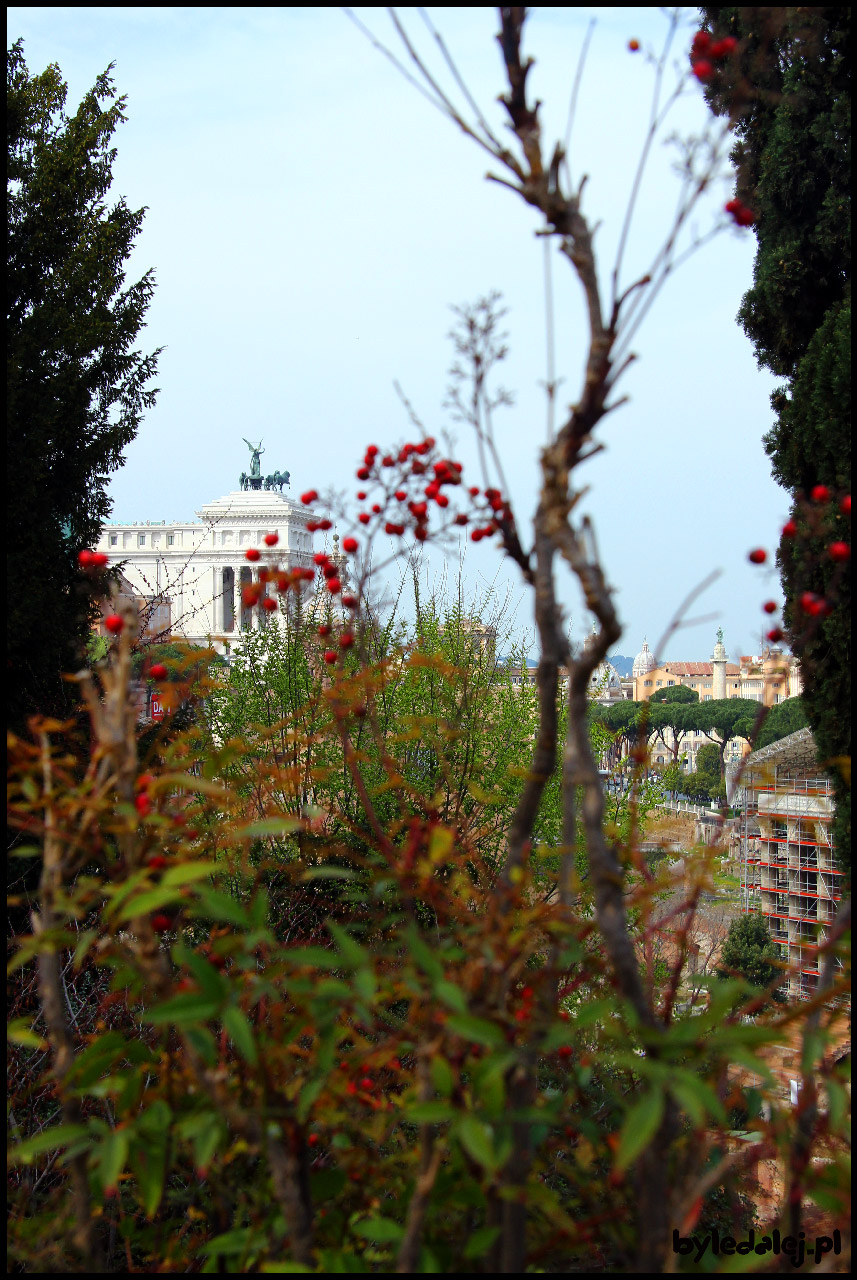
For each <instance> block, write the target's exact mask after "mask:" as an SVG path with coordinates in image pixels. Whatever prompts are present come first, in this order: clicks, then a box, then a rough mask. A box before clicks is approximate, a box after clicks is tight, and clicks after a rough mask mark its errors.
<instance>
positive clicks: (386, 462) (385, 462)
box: [381, 453, 396, 467]
mask: <svg viewBox="0 0 857 1280" xmlns="http://www.w3.org/2000/svg"><path fill="white" fill-rule="evenodd" d="M395 465H396V459H395V458H392V457H391V456H390V454H389V453H386V454H385V455H384V457H383V458H382V459H381V466H382V467H394V466H395Z"/></svg>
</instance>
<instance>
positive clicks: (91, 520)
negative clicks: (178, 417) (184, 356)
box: [6, 40, 159, 732]
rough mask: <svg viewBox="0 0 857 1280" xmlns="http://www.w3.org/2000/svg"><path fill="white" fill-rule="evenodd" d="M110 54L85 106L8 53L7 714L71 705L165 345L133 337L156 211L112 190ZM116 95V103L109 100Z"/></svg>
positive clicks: (148, 290) (55, 79)
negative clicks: (92, 560) (136, 263)
mask: <svg viewBox="0 0 857 1280" xmlns="http://www.w3.org/2000/svg"><path fill="white" fill-rule="evenodd" d="M111 70H112V64H111V67H108V69H107V71H105V72H104V74H103V75H101V76H99V77H98V79H97V81H96V83H95V86H94V87H93V88H92V89H91V90H90V92H89V93H88V94H87V95H86V97H85V98H84V100H83V102H82V103H81V104H80V106H79V107H78V109H77V111H76V113H75V114H74V115H73V116H69V115H67V114H66V112H65V100H66V94H67V86H66V84H65V83H64V82H63V79H62V75H61V72H60V69H59V67H58V66H56V65H51V66H49V67H48V68H47V70H45V71H43V72H42V73H41V75H34V76H31V75H30V74H29V72H28V70H27V66H26V63H25V60H24V52H23V43H22V41H20V40H18V41H17V42H16V43H15V44H14V45H13V46H12V48H11V49H10V50H8V51H7V56H6V105H7V116H6V119H7V145H8V157H7V160H8V168H7V219H8V236H7V296H8V310H7V314H8V324H7V397H8V403H7V409H8V424H9V425H8V431H9V437H8V438H9V479H10V484H9V486H8V512H9V530H10V533H9V536H8V539H7V573H8V578H9V583H10V592H9V606H8V609H7V629H8V648H7V653H8V664H9V671H10V677H11V678H10V679H9V680H8V681H7V687H8V689H9V696H10V708H9V722H10V724H11V726H12V728H13V729H15V730H17V731H18V732H20V731H21V730H23V729H24V728H25V727H26V721H27V717H28V716H29V715H30V714H32V713H34V712H43V713H45V714H49V715H54V716H61V717H65V716H67V715H69V714H70V713H71V712H72V711H73V710H74V707H75V703H76V697H75V693H74V688H73V686H69V685H68V684H67V683H65V682H63V680H62V674H63V672H68V671H73V670H75V669H76V668H78V667H79V666H80V665H81V663H82V661H83V656H84V649H85V644H86V640H87V637H88V634H89V629H90V626H91V622H92V617H93V604H92V600H91V595H90V591H89V586H88V584H87V582H86V581H85V580H84V577H83V574H82V573H81V571H80V569H79V567H78V564H77V553H78V551H79V550H80V549H81V548H82V547H87V546H91V545H92V544H93V543H94V542H95V541H96V539H97V538H98V536H99V533H100V531H101V528H102V527H103V524H104V521H105V519H106V518H107V516H108V515H109V512H110V506H111V504H110V500H109V498H108V496H107V492H106V486H107V483H108V480H109V477H110V473H111V472H112V471H115V470H116V469H117V468H118V467H119V466H121V465H122V461H123V456H122V455H123V450H124V448H125V447H126V446H127V445H128V443H129V442H130V441H131V440H133V438H134V436H135V435H136V433H137V429H138V426H139V424H140V420H141V417H142V414H143V411H144V409H147V408H149V407H151V405H152V404H153V403H154V399H155V395H156V392H155V390H153V389H150V388H149V387H148V386H147V384H148V383H149V382H150V380H151V378H152V377H153V376H154V375H155V372H156V368H157V358H158V355H159V352H157V351H156V352H154V353H153V354H152V355H149V356H143V355H141V354H140V353H139V352H137V351H135V350H134V349H133V348H134V343H135V340H136V338H137V334H138V333H139V331H140V329H141V327H142V326H143V322H144V317H145V314H146V311H147V309H148V306H149V302H150V300H151V297H152V293H153V290H154V276H153V273H152V271H147V272H146V274H145V275H144V276H143V277H142V279H141V280H139V281H137V283H136V284H131V285H129V286H126V285H125V264H126V261H127V259H128V256H129V254H130V252H131V249H132V246H133V243H134V240H135V238H136V236H137V235H138V233H139V230H140V227H141V224H142V221H143V214H144V212H145V210H144V209H139V210H136V211H133V210H131V209H129V208H128V206H127V205H126V203H125V200H124V199H123V198H120V199H119V200H118V201H117V202H116V203H115V204H113V205H112V207H109V206H108V204H107V195H108V192H109V188H110V186H111V183H112V180H113V176H112V165H113V161H114V159H115V156H116V151H115V149H112V148H111V147H110V140H111V138H112V135H113V133H114V131H115V129H116V127H117V125H118V124H119V123H120V121H122V120H124V119H125V115H124V110H123V109H124V106H125V99H124V98H116V95H115V91H114V86H113V81H112V79H111V76H110V72H111ZM102 104H104V105H102Z"/></svg>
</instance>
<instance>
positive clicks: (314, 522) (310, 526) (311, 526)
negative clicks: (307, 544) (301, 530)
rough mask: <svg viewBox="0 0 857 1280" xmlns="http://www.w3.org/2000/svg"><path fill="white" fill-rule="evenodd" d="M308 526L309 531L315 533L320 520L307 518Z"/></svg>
mask: <svg viewBox="0 0 857 1280" xmlns="http://www.w3.org/2000/svg"><path fill="white" fill-rule="evenodd" d="M306 527H307V529H308V531H309V532H310V533H315V531H316V529H317V528H318V521H317V520H307V522H306Z"/></svg>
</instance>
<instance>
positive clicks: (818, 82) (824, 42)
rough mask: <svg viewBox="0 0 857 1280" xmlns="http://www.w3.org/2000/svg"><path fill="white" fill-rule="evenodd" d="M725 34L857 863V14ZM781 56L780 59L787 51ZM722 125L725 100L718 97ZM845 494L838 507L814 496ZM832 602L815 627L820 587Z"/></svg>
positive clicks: (758, 287) (720, 24)
mask: <svg viewBox="0 0 857 1280" xmlns="http://www.w3.org/2000/svg"><path fill="white" fill-rule="evenodd" d="M700 12H701V14H702V17H703V21H704V24H705V25H706V26H707V27H708V28H709V29H710V30H712V31H713V32H714V34H715V35H717V36H718V37H722V36H725V35H732V36H734V37H736V38H737V39H738V40H739V41H740V42H741V43H740V50H741V71H742V74H743V76H744V80H745V83H746V84H749V83H752V84H753V85H754V86H755V88H754V91H753V92H752V93H748V94H747V95H746V97H745V100H744V101H743V105H742V108H741V111H740V113H739V115H738V118H737V120H736V124H735V135H736V144H735V147H734V150H733V152H732V160H733V163H734V165H735V169H736V186H737V192H738V195H739V197H740V198H741V199H742V200H744V201H745V202H746V203H748V204H749V205H750V206H751V207H752V209H753V211H754V213H755V223H754V227H755V231H756V236H757V252H756V260H755V265H754V272H753V287H752V288H751V289H750V290H748V292H747V293H746V294H745V296H744V300H743V302H742V304H741V309H740V311H739V314H738V321H739V323H740V324H741V325H742V326H743V328H744V331H745V332H746V334H747V336H748V337H749V338H750V340H751V342H752V343H753V346H754V349H755V352H756V357H757V359H758V361H759V364H760V365H762V366H763V367H765V368H768V369H770V370H771V371H772V372H773V373H775V374H777V375H779V376H781V377H783V378H785V379H786V380H787V381H786V382H785V383H784V384H783V385H782V386H780V387H778V388H777V389H776V391H775V392H774V394H773V396H772V397H771V403H772V406H773V409H774V411H775V414H776V419H775V421H774V424H773V426H772V428H771V429H770V431H769V432H768V433H767V435H766V436H765V447H766V449H767V451H768V453H769V455H770V457H771V460H772V466H773V472H774V475H775V477H776V479H777V481H778V482H779V483H780V484H781V485H782V486H783V488H785V489H787V490H788V491H789V493H790V494H791V495H792V499H793V506H792V520H793V521H794V523H795V524H796V526H797V533H796V535H795V536H792V537H783V539H782V540H781V543H780V549H779V554H778V562H779V565H780V570H781V574H782V582H783V590H784V593H785V599H786V608H785V612H784V622H785V625H786V627H787V629H788V631H789V635H790V639H791V644H792V648H793V651H794V652H795V654H796V655H797V656H798V657H799V658H800V662H801V670H802V675H803V683H804V690H805V693H804V702H805V706H806V711H807V716H808V720H809V724H810V726H811V728H812V731H813V736H814V738H815V742H816V745H817V747H818V752H819V759H820V761H821V762H822V763H823V764H824V765H825V766H826V767H827V768H829V769H830V770H831V772H832V773H833V775H834V777H835V779H836V782H837V787H836V807H837V813H836V822H835V827H834V838H835V842H836V847H837V851H838V853H839V855H840V857H843V858H844V859H845V860H846V861H848V860H849V859H850V811H851V797H850V783H849V779H848V777H846V772H847V770H846V769H845V768H844V766H843V765H842V762H843V761H844V760H845V759H846V758H850V755H851V717H850V707H851V644H850V636H851V632H850V609H851V594H850V580H849V577H848V574H847V572H845V571H844V570H843V566H842V565H841V564H836V563H835V562H833V561H831V559H830V558H829V556H828V555H827V548H828V546H829V545H830V544H831V542H836V541H842V542H846V543H850V541H851V526H850V515H848V516H847V517H846V516H845V515H844V514H843V513H842V512H841V511H840V509H839V506H838V502H839V499H840V498H841V497H843V496H844V495H845V494H846V493H849V492H850V484H851V479H850V476H851V230H850V229H851V196H850V191H851V164H850V161H851V155H850V143H851V72H850V67H851V60H850V41H851V9H850V8H849V7H848V6H839V5H837V6H826V7H818V8H801V7H785V8H768V9H765V8H737V7H730V8H721V9H718V8H715V7H703V8H702V9H701V10H700ZM772 55H773V56H772ZM707 96H708V100H709V103H710V105H711V107H712V109H713V110H714V111H715V112H717V113H718V114H723V113H724V112H726V111H727V110H729V107H730V104H729V102H728V101H727V98H726V96H725V95H724V94H722V93H720V92H718V90H716V89H709V90H708V91H707ZM819 484H821V485H825V486H826V487H827V488H828V489H829V490H830V495H831V500H830V502H829V504H828V505H827V507H826V509H825V510H824V511H821V512H819V511H817V510H813V509H812V508H811V507H808V505H807V501H806V500H807V497H808V495H809V494H810V493H811V491H812V489H813V487H815V486H816V485H819ZM807 591H809V592H812V593H814V595H816V596H818V597H819V598H820V599H822V600H826V601H827V602H828V604H829V605H830V606H831V607H830V609H829V611H827V612H826V613H825V614H824V615H822V616H819V617H817V618H813V619H811V620H810V619H808V618H807V617H806V615H805V611H804V610H803V609H802V608H801V606H800V600H801V597H802V596H803V595H804V593H805V592H807Z"/></svg>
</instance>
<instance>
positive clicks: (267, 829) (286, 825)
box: [230, 818, 302, 840]
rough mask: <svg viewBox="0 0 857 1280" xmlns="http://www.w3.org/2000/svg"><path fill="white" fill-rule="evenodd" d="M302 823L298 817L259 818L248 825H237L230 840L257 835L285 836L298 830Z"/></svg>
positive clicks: (252, 837) (245, 838)
mask: <svg viewBox="0 0 857 1280" xmlns="http://www.w3.org/2000/svg"><path fill="white" fill-rule="evenodd" d="M301 826H302V823H301V821H300V819H299V818H260V819H259V821H258V822H251V823H250V825H249V827H238V828H236V829H235V830H234V831H233V832H232V833H231V835H230V840H252V839H254V838H255V837H257V836H287V835H291V833H292V832H293V831H299V830H300V829H301Z"/></svg>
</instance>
